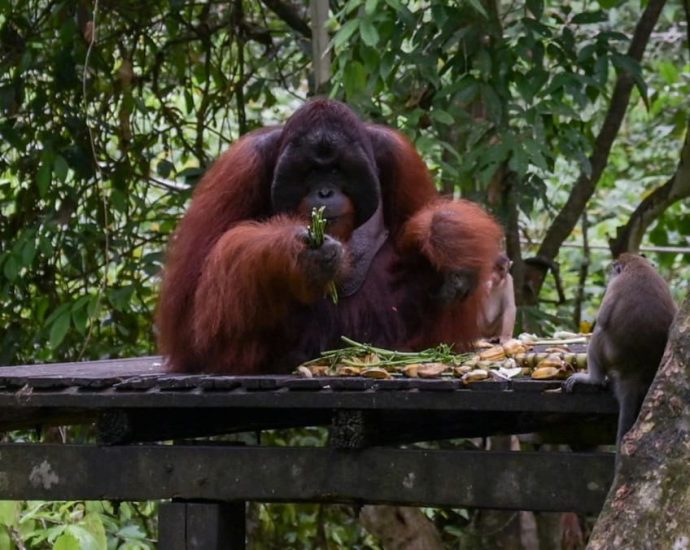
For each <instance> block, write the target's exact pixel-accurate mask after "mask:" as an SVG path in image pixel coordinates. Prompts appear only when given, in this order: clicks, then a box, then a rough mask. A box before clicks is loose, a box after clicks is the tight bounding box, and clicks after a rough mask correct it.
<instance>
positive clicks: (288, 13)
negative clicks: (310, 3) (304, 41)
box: [262, 0, 311, 40]
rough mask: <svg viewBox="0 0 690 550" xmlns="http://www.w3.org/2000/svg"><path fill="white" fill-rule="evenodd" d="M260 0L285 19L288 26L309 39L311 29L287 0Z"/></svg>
mask: <svg viewBox="0 0 690 550" xmlns="http://www.w3.org/2000/svg"><path fill="white" fill-rule="evenodd" d="M262 1H263V3H264V5H265V6H266V7H267V8H268V9H269V10H271V11H272V12H273V13H275V14H276V15H277V16H278V17H280V18H281V19H282V20H283V21H285V23H286V24H287V26H288V27H290V28H291V29H293V30H295V31H297V32H298V33H299V34H301V35H302V36H304V37H305V38H308V39H309V40H311V29H310V28H309V25H308V24H307V23H306V22H305V21H304V19H302V18H301V17H300V16H299V14H298V13H297V10H296V9H295V8H294V7H293V6H292V5H290V4H289V3H287V2H281V1H280V0H262Z"/></svg>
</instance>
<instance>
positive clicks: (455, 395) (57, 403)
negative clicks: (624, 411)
mask: <svg viewBox="0 0 690 550" xmlns="http://www.w3.org/2000/svg"><path fill="white" fill-rule="evenodd" d="M384 382H386V381H382V382H379V383H377V384H375V385H373V386H369V387H367V386H364V387H359V386H358V387H359V389H358V390H357V391H354V390H352V389H349V390H338V391H334V390H333V389H331V388H330V387H329V386H326V387H325V388H323V389H321V390H319V391H295V390H294V389H288V388H286V387H282V386H281V385H280V384H276V385H275V388H271V387H270V386H271V385H272V383H271V382H269V381H268V380H267V381H266V382H265V383H264V382H259V381H257V380H254V381H252V382H251V385H250V388H251V389H246V388H245V387H242V388H236V389H232V390H229V391H198V392H197V391H174V390H170V391H158V392H152V391H151V390H155V389H158V386H156V385H153V386H148V385H144V386H142V387H141V388H140V389H136V390H131V391H124V389H122V388H123V387H122V386H119V388H120V389H118V390H116V391H110V390H105V391H102V390H98V391H89V390H88V388H87V389H84V390H81V391H79V392H71V393H70V392H65V391H38V390H32V389H31V388H30V387H28V388H22V390H20V391H19V392H13V391H0V408H9V409H12V408H39V407H45V408H53V409H55V408H79V409H112V408H159V407H168V408H170V407H176V408H197V407H210V408H219V407H229V408H262V407H267V408H282V409H289V408H293V407H296V408H307V409H347V408H349V409H391V410H397V409H402V410H454V411H459V410H484V411H515V412H559V413H576V414H577V413H601V414H612V413H616V412H617V410H618V407H617V405H616V401H615V399H614V397H613V395H612V394H611V393H610V392H605V393H602V392H597V393H579V392H578V393H573V394H563V393H561V392H560V391H558V392H544V393H535V392H524V391H520V392H517V391H511V390H502V389H501V387H500V386H495V385H489V386H487V388H488V389H487V390H486V391H485V390H482V386H480V384H481V383H480V382H478V383H475V384H473V385H472V389H458V390H453V391H446V389H447V388H444V386H443V384H444V382H445V381H443V380H441V381H438V382H436V381H433V380H432V381H419V382H415V383H414V385H413V386H412V387H411V389H410V390H400V391H398V390H392V391H383V390H382V389H381V388H383V387H384V385H383V384H384ZM243 386H244V385H243ZM427 388H428V390H427ZM439 389H444V391H437V390H439ZM364 390H366V391H364ZM432 390H436V391H432ZM0 421H1V418H0Z"/></svg>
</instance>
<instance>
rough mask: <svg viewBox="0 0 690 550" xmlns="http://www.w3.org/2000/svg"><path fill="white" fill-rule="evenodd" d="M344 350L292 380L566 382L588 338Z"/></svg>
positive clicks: (580, 366)
mask: <svg viewBox="0 0 690 550" xmlns="http://www.w3.org/2000/svg"><path fill="white" fill-rule="evenodd" d="M343 342H344V343H345V344H346V346H345V347H343V348H340V349H334V350H328V351H324V352H323V353H322V354H321V357H319V358H317V359H314V360H312V361H308V362H306V363H303V364H302V365H300V366H299V367H297V371H296V374H299V375H300V376H305V377H315V376H362V377H365V378H376V379H386V378H396V377H405V378H446V377H455V378H460V379H461V380H462V381H463V382H464V383H465V384H470V383H472V382H477V381H479V380H487V379H494V380H508V379H511V378H514V377H516V376H527V377H531V378H533V379H536V380H564V379H566V378H568V376H570V375H571V374H573V373H574V372H576V371H578V370H586V368H587V354H586V353H585V352H584V351H582V350H584V345H585V344H586V343H587V336H585V335H581V334H573V333H566V332H560V333H556V334H554V336H553V337H551V338H537V337H536V336H534V335H531V334H521V335H520V336H519V337H518V338H515V339H512V340H508V341H507V342H504V343H503V344H491V343H489V342H485V341H480V342H478V343H477V351H474V352H470V353H454V352H453V350H452V348H451V347H450V346H448V345H445V344H442V345H439V346H437V347H435V348H429V349H425V350H422V351H418V352H405V351H394V350H388V349H383V348H377V347H374V346H370V345H368V344H362V343H360V342H355V341H354V340H351V339H349V338H345V337H343ZM573 347H575V348H576V350H574V349H573Z"/></svg>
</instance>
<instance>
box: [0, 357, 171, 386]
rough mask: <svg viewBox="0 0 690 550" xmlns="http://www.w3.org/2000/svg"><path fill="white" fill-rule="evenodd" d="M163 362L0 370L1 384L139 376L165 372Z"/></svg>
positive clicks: (144, 359) (116, 361) (86, 363)
mask: <svg viewBox="0 0 690 550" xmlns="http://www.w3.org/2000/svg"><path fill="white" fill-rule="evenodd" d="M164 372H165V370H164V368H163V359H162V357H160V356H150V357H132V358H127V359H106V360H103V361H82V362H78V363H49V364H38V365H20V366H16V367H0V384H2V383H3V382H4V381H5V380H11V379H17V378H19V379H27V380H28V379H31V378H55V377H57V378H74V379H76V380H84V381H88V380H92V379H94V378H96V379H100V378H112V379H113V380H117V379H119V378H121V377H128V376H140V375H145V374H161V373H164Z"/></svg>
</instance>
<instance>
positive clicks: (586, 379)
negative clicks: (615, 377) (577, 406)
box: [561, 372, 606, 393]
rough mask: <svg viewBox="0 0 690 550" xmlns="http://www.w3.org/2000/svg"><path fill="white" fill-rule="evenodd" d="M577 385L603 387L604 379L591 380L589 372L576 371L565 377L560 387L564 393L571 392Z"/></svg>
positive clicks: (604, 384) (604, 385)
mask: <svg viewBox="0 0 690 550" xmlns="http://www.w3.org/2000/svg"><path fill="white" fill-rule="evenodd" d="M579 385H588V386H601V387H602V388H605V387H606V381H602V382H599V381H597V380H593V379H592V377H591V376H590V375H589V374H586V373H584V372H576V373H575V374H573V375H572V376H570V377H569V378H567V379H566V380H565V381H564V382H563V385H562V386H561V387H562V388H563V391H564V392H565V393H572V392H573V389H574V388H575V386H579Z"/></svg>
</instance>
